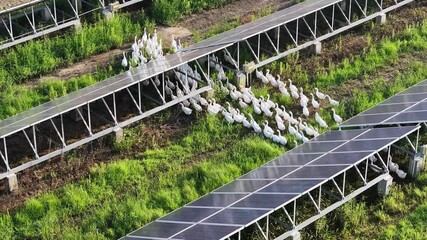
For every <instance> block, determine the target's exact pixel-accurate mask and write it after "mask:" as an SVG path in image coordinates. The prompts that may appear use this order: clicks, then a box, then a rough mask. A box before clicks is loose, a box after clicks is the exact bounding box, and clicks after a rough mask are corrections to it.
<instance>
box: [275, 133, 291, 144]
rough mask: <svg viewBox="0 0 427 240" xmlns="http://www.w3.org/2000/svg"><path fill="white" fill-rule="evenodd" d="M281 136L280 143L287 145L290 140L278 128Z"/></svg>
mask: <svg viewBox="0 0 427 240" xmlns="http://www.w3.org/2000/svg"><path fill="white" fill-rule="evenodd" d="M276 131H277V133H278V136H279V143H280V144H282V145H283V146H286V144H287V143H288V140H287V139H286V138H285V136H282V133H281V132H280V130H276Z"/></svg>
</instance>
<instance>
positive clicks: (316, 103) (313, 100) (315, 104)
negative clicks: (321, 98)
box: [310, 93, 320, 109]
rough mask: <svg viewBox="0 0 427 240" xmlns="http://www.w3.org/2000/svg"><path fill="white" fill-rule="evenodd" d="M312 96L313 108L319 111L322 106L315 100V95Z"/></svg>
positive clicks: (311, 94)
mask: <svg viewBox="0 0 427 240" xmlns="http://www.w3.org/2000/svg"><path fill="white" fill-rule="evenodd" d="M310 96H311V106H313V108H315V109H319V108H320V104H319V102H318V101H316V99H314V95H313V93H310Z"/></svg>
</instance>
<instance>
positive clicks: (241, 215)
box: [202, 208, 269, 226]
mask: <svg viewBox="0 0 427 240" xmlns="http://www.w3.org/2000/svg"><path fill="white" fill-rule="evenodd" d="M268 212H269V210H257V209H232V208H226V209H224V210H223V211H221V212H219V213H217V214H215V215H213V216H212V217H210V218H208V219H206V220H204V221H203V222H202V223H216V224H223V225H227V224H233V225H241V226H245V225H248V224H250V223H252V222H253V221H255V220H257V219H259V218H260V217H262V216H264V214H266V213H268Z"/></svg>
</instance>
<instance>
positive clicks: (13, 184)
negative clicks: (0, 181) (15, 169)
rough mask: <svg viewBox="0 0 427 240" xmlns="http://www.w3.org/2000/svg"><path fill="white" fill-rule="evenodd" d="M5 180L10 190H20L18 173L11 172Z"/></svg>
mask: <svg viewBox="0 0 427 240" xmlns="http://www.w3.org/2000/svg"><path fill="white" fill-rule="evenodd" d="M4 181H5V183H6V187H7V189H8V190H9V192H14V191H16V190H18V177H17V176H16V174H14V173H11V174H10V175H9V176H7V177H6V178H5V180H4Z"/></svg>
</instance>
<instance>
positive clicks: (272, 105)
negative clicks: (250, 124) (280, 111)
mask: <svg viewBox="0 0 427 240" xmlns="http://www.w3.org/2000/svg"><path fill="white" fill-rule="evenodd" d="M265 102H266V103H267V104H268V109H270V108H274V107H275V106H276V104H275V103H274V102H273V101H271V100H270V94H267V100H266V101H265Z"/></svg>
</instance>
